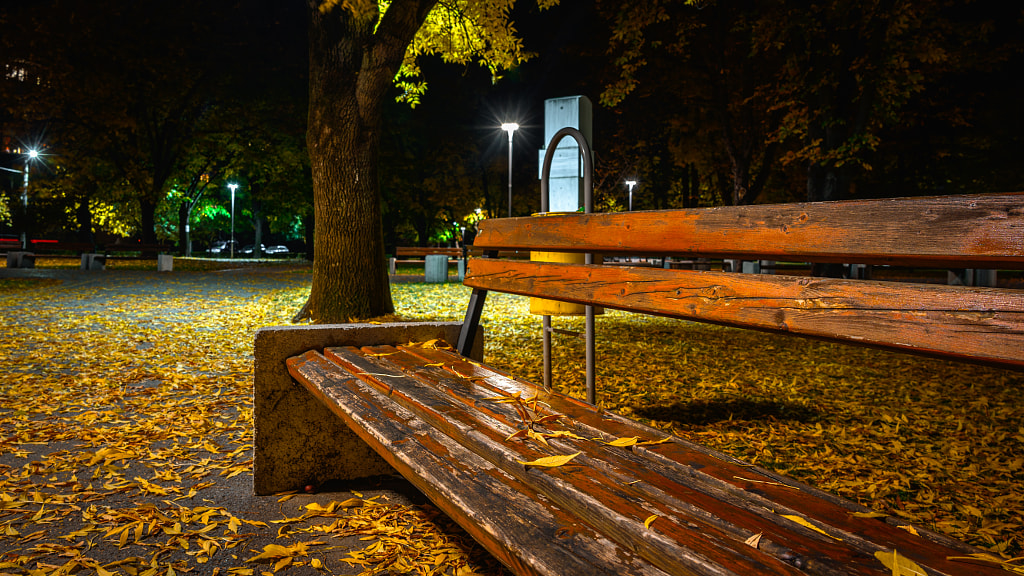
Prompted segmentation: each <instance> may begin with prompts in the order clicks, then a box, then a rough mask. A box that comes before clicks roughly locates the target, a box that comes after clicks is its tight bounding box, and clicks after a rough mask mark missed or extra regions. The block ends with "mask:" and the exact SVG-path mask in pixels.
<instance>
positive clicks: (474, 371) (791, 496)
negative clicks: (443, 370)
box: [409, 348, 998, 574]
mask: <svg viewBox="0 0 1024 576" xmlns="http://www.w3.org/2000/svg"><path fill="white" fill-rule="evenodd" d="M409 351H410V352H411V353H413V354H415V355H417V356H420V357H421V358H423V360H424V362H425V363H427V364H436V363H438V362H443V363H445V365H446V366H450V367H451V368H452V369H453V370H455V371H458V372H459V373H461V374H463V375H465V376H469V377H471V378H473V379H474V381H475V382H477V383H478V384H483V383H486V384H487V385H489V386H492V387H493V388H494V389H496V390H504V391H505V393H506V394H515V393H517V392H520V393H524V391H532V390H535V389H534V388H533V387H532V386H531V385H529V384H525V383H523V382H520V381H518V380H515V379H512V378H511V377H510V376H508V375H507V374H505V373H503V372H501V371H500V370H497V369H495V368H493V367H490V366H486V365H481V364H478V363H473V362H468V361H466V359H464V358H462V357H460V356H458V355H457V354H453V353H451V352H447V351H443V350H427V349H422V348H413V349H409ZM531 393H532V392H531ZM540 394H541V396H540V397H541V399H542V400H543V402H545V403H546V404H547V405H549V406H550V410H551V411H552V412H554V413H559V414H564V415H565V416H566V419H565V421H566V422H569V423H573V424H574V425H577V426H579V427H580V428H581V429H580V430H578V432H579V433H580V435H583V436H586V435H587V434H588V433H595V434H598V435H600V436H603V437H605V438H606V439H607V440H611V439H612V438H613V437H629V436H639V437H641V438H661V437H663V436H665V434H664V433H663V432H661V431H658V430H655V429H652V428H649V427H647V426H644V425H642V424H639V423H637V422H634V421H632V420H629V419H627V418H624V417H621V416H618V415H617V414H614V413H610V412H604V411H601V410H598V409H596V408H595V407H594V406H591V405H589V404H587V403H585V402H582V401H580V400H577V399H575V398H572V397H570V396H565V395H563V394H557V393H546V392H543V391H541V392H540ZM632 452H634V453H637V454H638V455H640V456H641V457H642V458H643V459H645V460H646V461H647V462H648V463H657V462H667V463H669V465H671V466H674V467H675V471H676V472H677V473H682V475H690V476H689V477H685V478H682V479H680V481H679V484H680V485H685V486H687V487H693V488H696V489H700V490H704V491H705V494H706V497H705V498H704V499H703V500H701V501H700V502H701V505H703V506H706V507H707V508H708V509H709V510H715V511H716V512H721V513H722V515H721V517H722V518H728V520H729V521H730V522H741V521H742V515H733V514H732V513H731V512H729V511H728V510H727V509H725V508H723V507H719V506H718V503H716V502H714V501H713V500H716V499H721V500H724V501H726V502H730V503H734V504H735V505H736V506H739V507H745V503H750V504H753V505H754V506H758V505H759V506H762V507H763V510H764V511H765V512H771V511H772V510H774V511H775V512H777V513H778V514H783V513H789V512H787V511H792V512H793V513H798V514H799V515H800V516H803V517H806V518H808V519H810V520H813V521H815V522H817V523H819V524H820V525H822V526H831V527H832V528H833V529H834V530H832V531H831V532H832V533H835V534H840V535H847V536H852V538H849V539H848V541H847V543H848V544H849V545H854V544H856V545H857V546H858V547H859V548H860V549H861V550H862V551H864V552H865V553H869V554H870V553H871V552H872V551H873V550H875V549H877V548H878V547H879V546H882V547H884V548H886V549H896V550H899V552H900V554H901V555H904V556H907V557H909V558H911V559H912V560H914V561H915V562H918V563H920V564H922V565H924V566H928V567H931V568H934V569H936V570H940V571H941V572H942V573H947V574H975V572H974V567H973V566H972V567H968V566H967V565H964V564H962V563H956V562H951V561H948V560H947V557H948V556H950V555H966V554H970V553H973V552H975V550H974V549H972V548H971V547H969V546H966V545H965V544H963V543H962V542H959V541H957V540H954V539H952V538H949V537H947V536H944V535H942V534H937V533H935V532H931V531H928V530H923V529H918V531H919V536H913V535H911V534H910V533H909V532H907V531H906V530H904V529H901V528H899V526H906V525H907V523H906V522H904V521H902V520H899V519H898V518H895V517H887V518H886V519H885V520H884V521H882V520H879V519H876V518H864V517H857V516H854V514H857V513H864V512H868V511H869V510H868V509H867V508H864V507H862V506H858V505H856V504H854V503H852V502H850V501H848V500H845V499H843V498H839V497H837V496H834V495H832V494H829V493H828V492H824V491H822V490H819V489H816V488H813V487H811V486H808V485H805V484H801V483H799V482H796V481H794V480H792V479H791V478H787V477H785V476H782V475H780V474H777V473H774V472H772V471H770V470H766V469H764V468H761V467H758V466H752V465H750V464H747V463H745V462H742V461H740V460H737V459H735V458H732V457H730V456H727V455H725V454H722V453H719V452H716V451H714V450H711V449H709V448H706V447H704V446H701V445H699V444H694V443H691V442H687V441H685V440H683V439H681V438H678V437H672V441H671V442H667V443H664V444H656V445H651V446H646V447H643V446H636V447H634V448H633V449H632ZM649 476H650V475H648V479H650V478H649ZM677 477H678V476H677ZM708 478H710V480H709V479H708ZM710 484H717V485H718V486H722V487H725V488H723V489H722V490H721V491H719V492H716V491H714V490H711V489H708V488H706V486H707V485H710ZM721 492H731V493H733V494H735V497H730V496H729V495H728V494H725V495H723V494H722V493H721ZM778 514H776V513H768V514H764V515H763V518H765V519H766V520H767V522H766V523H764V524H762V528H759V530H763V531H764V533H765V538H767V537H768V536H769V534H770V533H771V530H772V527H771V522H779V518H778ZM751 530H753V529H752V528H751ZM791 530H792V527H791V526H789V527H786V528H785V530H784V532H785V531H791ZM780 542H782V543H786V544H789V543H790V542H792V540H789V539H786V540H780ZM792 547H793V548H794V549H798V548H799V547H798V546H792ZM992 573H993V574H995V573H998V571H993V572H992Z"/></svg>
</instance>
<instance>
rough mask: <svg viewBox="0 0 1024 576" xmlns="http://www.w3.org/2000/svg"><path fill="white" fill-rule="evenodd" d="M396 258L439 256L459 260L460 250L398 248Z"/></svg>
mask: <svg viewBox="0 0 1024 576" xmlns="http://www.w3.org/2000/svg"><path fill="white" fill-rule="evenodd" d="M395 255H396V256H431V255H441V256H448V257H449V258H461V257H462V248H429V247H398V248H395Z"/></svg>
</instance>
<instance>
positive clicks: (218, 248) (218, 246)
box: [210, 240, 239, 254]
mask: <svg viewBox="0 0 1024 576" xmlns="http://www.w3.org/2000/svg"><path fill="white" fill-rule="evenodd" d="M232 242H234V243H235V253H236V254H238V253H239V252H238V241H237V240H218V241H216V242H214V243H213V245H212V246H210V254H230V253H231V243H232Z"/></svg>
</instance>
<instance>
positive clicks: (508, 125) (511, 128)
mask: <svg viewBox="0 0 1024 576" xmlns="http://www.w3.org/2000/svg"><path fill="white" fill-rule="evenodd" d="M501 129H502V130H504V131H505V132H508V217H509V218H511V217H512V135H513V134H515V132H516V130H518V129H519V124H516V123H515V122H505V123H504V124H502V125H501Z"/></svg>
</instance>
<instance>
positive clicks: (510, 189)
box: [508, 130, 515, 218]
mask: <svg viewBox="0 0 1024 576" xmlns="http://www.w3.org/2000/svg"><path fill="white" fill-rule="evenodd" d="M513 134H515V130H509V131H508V217H509V218H511V217H512V135H513Z"/></svg>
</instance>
